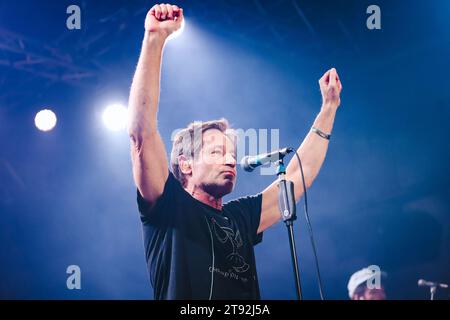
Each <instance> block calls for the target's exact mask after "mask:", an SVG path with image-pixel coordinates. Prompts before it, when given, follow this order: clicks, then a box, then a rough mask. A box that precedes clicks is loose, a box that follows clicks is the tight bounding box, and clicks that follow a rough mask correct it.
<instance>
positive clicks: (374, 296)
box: [364, 287, 386, 300]
mask: <svg viewBox="0 0 450 320" xmlns="http://www.w3.org/2000/svg"><path fill="white" fill-rule="evenodd" d="M364 300H386V293H385V292H384V287H381V288H380V289H366V291H365V292H364Z"/></svg>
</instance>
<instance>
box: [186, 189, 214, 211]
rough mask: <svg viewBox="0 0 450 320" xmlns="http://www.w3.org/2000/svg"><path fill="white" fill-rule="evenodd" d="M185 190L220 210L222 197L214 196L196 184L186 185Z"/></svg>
mask: <svg viewBox="0 0 450 320" xmlns="http://www.w3.org/2000/svg"><path fill="white" fill-rule="evenodd" d="M185 190H186V191H187V192H189V194H190V195H191V196H193V197H194V198H195V199H197V200H198V201H200V202H202V203H204V204H207V205H208V206H210V207H213V208H215V209H217V210H222V198H215V197H214V196H212V195H210V194H209V193H207V192H205V191H204V190H202V189H200V188H199V187H197V186H187V187H186V188H185Z"/></svg>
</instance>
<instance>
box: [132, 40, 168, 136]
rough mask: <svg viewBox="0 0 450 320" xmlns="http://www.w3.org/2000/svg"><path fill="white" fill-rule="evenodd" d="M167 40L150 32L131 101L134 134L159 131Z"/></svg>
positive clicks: (134, 82)
mask: <svg viewBox="0 0 450 320" xmlns="http://www.w3.org/2000/svg"><path fill="white" fill-rule="evenodd" d="M164 41H165V38H164V37H163V36H161V35H160V34H154V33H150V32H146V33H145V36H144V41H143V43H142V50H141V54H140V57H139V62H138V65H137V67H136V72H135V74H134V77H133V83H132V85H131V90H130V97H129V102H128V112H129V120H128V131H129V133H130V135H133V134H142V133H145V132H152V131H154V130H156V122H157V121H156V117H157V112H158V103H159V93H160V78H161V60H162V52H163V47H164Z"/></svg>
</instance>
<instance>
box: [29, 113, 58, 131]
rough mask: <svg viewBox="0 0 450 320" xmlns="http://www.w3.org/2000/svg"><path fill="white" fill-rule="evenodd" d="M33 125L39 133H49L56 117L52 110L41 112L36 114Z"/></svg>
mask: <svg viewBox="0 0 450 320" xmlns="http://www.w3.org/2000/svg"><path fill="white" fill-rule="evenodd" d="M34 124H35V126H36V128H38V129H39V130H41V131H50V130H52V129H53V128H54V127H55V125H56V115H55V113H54V112H53V111H52V110H48V109H44V110H41V111H39V112H38V113H36V116H35V117H34Z"/></svg>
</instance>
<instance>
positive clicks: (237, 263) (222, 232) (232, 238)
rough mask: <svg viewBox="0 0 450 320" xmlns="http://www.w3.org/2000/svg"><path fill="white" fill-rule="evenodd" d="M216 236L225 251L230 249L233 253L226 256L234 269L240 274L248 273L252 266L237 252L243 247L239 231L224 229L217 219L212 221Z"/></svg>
mask: <svg viewBox="0 0 450 320" xmlns="http://www.w3.org/2000/svg"><path fill="white" fill-rule="evenodd" d="M211 222H212V225H213V230H214V234H215V235H216V238H217V239H218V240H219V241H220V243H222V244H223V245H224V249H227V248H230V246H231V252H230V253H229V254H228V255H227V256H226V259H227V261H229V262H230V263H231V265H232V268H233V269H234V270H235V271H236V272H238V273H242V272H246V271H247V270H248V269H249V268H250V265H249V264H248V263H246V262H245V260H244V258H243V257H242V256H241V255H240V254H239V253H238V252H237V249H238V248H240V247H242V245H243V242H242V237H241V234H240V232H239V230H236V232H235V231H234V230H233V229H231V228H229V227H223V226H221V225H219V223H217V221H216V219H214V218H213V219H211ZM226 244H228V246H226Z"/></svg>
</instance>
